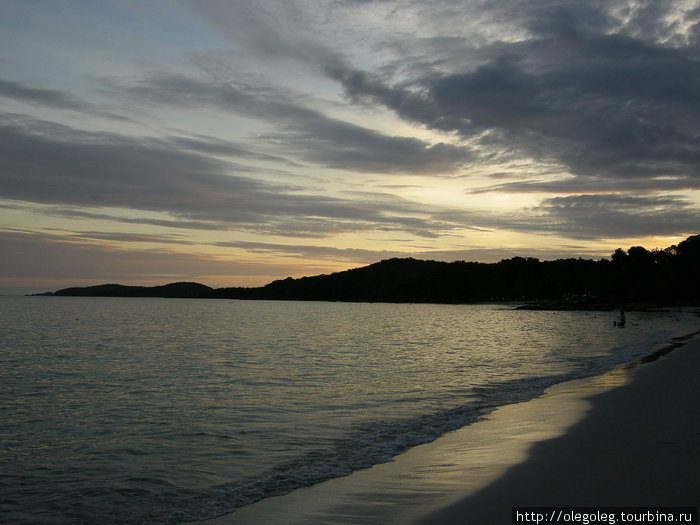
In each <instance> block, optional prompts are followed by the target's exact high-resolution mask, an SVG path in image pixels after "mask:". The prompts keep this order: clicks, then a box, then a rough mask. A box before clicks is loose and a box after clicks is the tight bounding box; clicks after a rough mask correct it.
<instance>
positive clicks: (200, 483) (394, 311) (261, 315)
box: [0, 297, 697, 522]
mask: <svg viewBox="0 0 700 525" xmlns="http://www.w3.org/2000/svg"><path fill="white" fill-rule="evenodd" d="M0 308H1V309H2V310H1V314H2V321H3V322H2V323H0V356H1V357H2V362H3V367H2V370H0V461H1V462H2V463H3V473H2V474H0V480H2V482H1V483H0V496H1V497H2V501H3V505H2V507H3V512H10V511H5V509H11V512H13V514H12V517H13V521H21V520H22V519H24V520H26V521H27V522H31V521H35V520H36V519H37V518H39V520H41V519H46V518H47V517H48V516H63V517H73V518H75V517H76V516H77V517H78V518H77V519H83V520H85V519H86V517H87V516H92V517H95V516H104V515H106V514H108V515H110V516H111V519H115V520H117V521H120V520H121V521H125V522H126V521H128V520H130V519H136V518H138V517H139V516H155V515H157V516H161V514H160V513H161V512H165V511H166V510H168V509H173V508H176V507H177V505H178V504H180V503H181V502H182V501H191V500H193V499H194V500H197V505H198V508H200V509H201V508H204V507H206V506H207V503H206V501H205V500H206V498H207V497H209V496H207V495H206V494H208V493H209V492H207V491H212V490H216V489H217V487H218V488H219V489H221V487H226V489H225V491H226V492H227V494H228V496H227V498H228V499H227V500H226V502H224V503H222V502H217V505H231V504H239V503H240V501H245V498H255V497H257V496H255V495H243V496H240V501H239V500H236V497H239V496H238V495H236V494H237V493H236V494H234V495H232V494H233V493H234V492H235V491H236V486H237V485H236V484H237V483H240V482H243V481H245V483H251V480H258V479H262V478H264V477H265V476H269V475H270V472H278V471H280V469H282V467H281V466H283V465H286V466H287V467H288V468H287V467H285V468H286V469H287V470H284V469H282V470H283V471H284V473H285V474H284V476H287V477H289V476H297V477H300V478H301V480H300V483H301V484H304V482H305V480H311V479H316V478H314V476H319V475H320V476H321V477H323V476H328V475H338V474H340V473H345V472H346V471H347V470H348V469H350V470H352V469H354V468H358V467H359V466H362V464H361V463H358V460H357V459H351V454H350V453H349V452H348V454H346V449H351V448H352V447H358V446H359V445H357V443H359V442H361V443H362V447H365V448H361V449H359V450H360V452H361V453H360V452H358V454H360V455H364V456H367V455H368V454H367V452H366V451H369V455H372V454H376V455H377V457H378V458H380V459H381V458H382V457H384V456H383V455H382V454H389V456H390V455H391V453H393V452H392V451H398V450H400V449H401V447H405V446H407V445H411V444H415V443H414V442H413V441H412V440H415V439H423V438H424V439H432V438H434V437H437V435H439V433H441V432H444V431H445V430H446V429H449V428H450V426H449V425H450V424H451V423H450V422H449V421H448V419H449V418H457V417H467V416H469V417H471V416H470V415H469V414H470V413H465V412H464V410H463V408H464V407H469V406H470V403H475V402H477V401H478V402H479V403H481V405H482V406H491V405H493V404H502V403H503V402H508V401H509V400H516V399H520V397H518V396H525V397H527V396H528V395H534V393H536V392H537V389H538V388H540V387H541V386H542V384H543V383H542V381H541V380H540V378H542V377H543V376H556V377H557V378H558V379H554V380H553V381H555V382H556V381H557V380H562V378H564V377H565V376H567V375H571V374H574V375H576V374H586V373H594V372H600V371H602V370H605V369H607V368H610V367H611V366H613V365H614V364H615V363H620V362H624V361H627V360H630V359H632V358H634V357H636V356H638V355H641V354H643V353H646V352H648V351H650V350H651V345H652V343H654V342H656V343H660V342H662V341H664V340H666V339H668V337H669V336H670V335H671V334H672V333H687V332H690V331H693V330H694V329H695V326H696V324H697V323H696V319H695V318H693V317H692V316H690V315H689V314H681V313H668V314H634V313H630V314H628V326H627V328H625V329H624V330H621V329H619V328H615V327H614V326H613V322H612V321H613V319H614V318H615V314H614V313H584V312H533V311H514V310H510V309H507V308H503V307H498V306H493V305H479V306H463V305H419V304H400V305H396V304H379V303H377V304H367V303H351V304H348V303H299V302H274V301H270V302H243V301H234V302H230V301H211V300H174V299H170V300H163V299H107V298H104V299H102V298H58V297H36V298H1V299H0ZM525 380H528V381H529V383H527V381H525ZM526 383H527V385H526ZM523 385H526V386H523ZM489 403H491V405H490V404H489ZM450 411H456V412H450ZM465 414H466V416H465ZM421 418H428V419H421ZM430 418H432V419H430ZM464 421H466V422H468V418H467V419H465V420H464ZM455 424H459V422H457V423H455ZM409 430H410V432H409ZM431 432H432V434H431ZM409 435H410V436H411V437H410V438H407V437H405V436H409ZM402 440H403V441H402ZM404 441H405V443H404ZM367 447H369V448H367ZM384 449H386V450H387V451H388V452H386V453H385V452H384ZM372 457H373V456H372ZM326 460H328V461H329V462H330V463H328V464H326V463H324V461H326ZM368 461H369V460H368ZM344 462H345V463H344ZM302 463H303V464H304V465H307V466H308V465H312V466H313V467H308V468H312V469H316V470H317V471H323V472H320V473H319V472H312V473H309V472H306V471H303V469H301V470H300V468H299V465H301V464H302ZM289 465H291V467H289ZM305 468H306V467H305ZM324 469H327V472H326V470H324ZM334 469H336V470H334ZM305 476H306V477H305ZM256 483H257V481H256ZM256 487H258V485H256ZM222 490H223V489H222ZM222 490H220V492H221V491H222ZM255 490H256V491H258V492H262V495H263V496H264V495H265V494H266V492H265V491H266V490H268V488H266V486H265V485H264V484H263V485H260V487H259V488H256V489H255ZM234 496H235V497H234ZM258 496H259V495H258ZM188 505H189V503H188ZM192 505H194V504H192ZM105 509H109V510H105ZM112 509H114V510H112ZM198 512H199V511H198ZM42 513H43V514H42ZM135 517H136V518H135ZM154 520H155V521H158V520H164V521H167V519H164V518H158V519H157V520H156V519H155V518H154ZM147 521H148V520H147Z"/></svg>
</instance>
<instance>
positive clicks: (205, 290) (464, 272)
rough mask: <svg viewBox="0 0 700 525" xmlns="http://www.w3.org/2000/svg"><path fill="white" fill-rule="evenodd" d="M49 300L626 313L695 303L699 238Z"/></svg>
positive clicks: (106, 288) (111, 289) (116, 288)
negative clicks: (604, 255) (481, 306)
mask: <svg viewBox="0 0 700 525" xmlns="http://www.w3.org/2000/svg"><path fill="white" fill-rule="evenodd" d="M53 295H81V296H120V297H124V296H129V297H197V298H226V299H280V300H317V301H377V302H380V301H381V302H434V303H471V302H482V301H529V302H533V303H534V306H535V307H543V308H595V309H599V308H604V309H606V308H616V307H620V306H624V307H627V308H634V307H648V306H658V305H677V304H694V305H697V304H700V235H694V236H692V237H689V238H688V239H686V240H685V241H683V242H681V243H679V244H678V245H674V246H671V247H669V248H666V249H663V250H652V251H648V250H646V249H645V248H642V247H632V248H630V249H628V250H627V251H624V250H622V249H618V250H616V251H615V253H614V254H612V257H611V258H610V260H606V259H603V260H598V261H594V260H586V259H559V260H556V261H539V260H537V259H533V258H522V257H514V258H512V259H505V260H502V261H500V262H498V263H475V262H464V261H457V262H452V263H447V262H439V261H424V260H417V259H412V258H407V259H388V260H384V261H381V262H378V263H375V264H371V265H369V266H365V267H362V268H356V269H352V270H347V271H343V272H337V273H333V274H330V275H318V276H314V277H302V278H299V279H293V278H291V277H290V278H287V279H283V280H278V281H274V282H271V283H270V284H267V285H265V286H262V287H258V288H217V289H214V288H209V287H207V286H204V285H201V284H197V283H173V284H170V285H165V286H157V287H150V288H149V287H136V286H120V285H101V286H92V287H86V288H67V289H64V290H59V291H57V292H55V293H54V294H53Z"/></svg>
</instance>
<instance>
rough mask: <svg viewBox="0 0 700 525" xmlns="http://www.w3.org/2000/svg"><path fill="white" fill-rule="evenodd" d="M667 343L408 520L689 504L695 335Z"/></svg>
mask: <svg viewBox="0 0 700 525" xmlns="http://www.w3.org/2000/svg"><path fill="white" fill-rule="evenodd" d="M681 339H682V338H681ZM668 346H670V348H668V347H663V348H661V349H660V350H658V351H657V352H654V353H652V354H650V356H651V357H653V356H654V354H657V358H656V359H649V358H641V359H639V360H637V361H635V362H632V363H630V364H628V365H626V366H625V367H623V370H624V369H628V370H630V371H631V372H632V377H631V380H630V381H629V382H628V383H626V384H624V385H622V386H621V387H620V388H613V389H610V390H606V391H603V392H601V393H598V394H596V395H593V396H591V397H589V401H590V402H591V405H592V406H591V410H590V412H589V413H588V414H587V415H586V417H584V418H583V419H582V420H581V421H579V422H578V423H576V424H575V425H573V426H572V427H571V428H570V429H569V430H568V431H567V432H566V433H565V434H564V435H562V436H560V437H558V438H555V439H552V440H547V441H542V442H539V443H536V444H535V445H534V446H533V447H532V449H531V451H530V454H529V457H528V459H527V460H526V461H524V462H522V463H520V464H517V465H514V466H513V467H512V468H511V469H509V470H508V472H507V473H506V474H505V475H503V476H502V477H500V478H499V479H498V480H497V481H496V482H494V483H492V484H490V485H488V486H486V487H484V488H483V489H481V490H479V491H477V492H476V493H474V494H472V495H470V496H467V497H465V498H463V499H462V500H460V501H459V502H457V503H455V504H453V505H449V506H446V507H443V508H441V509H440V510H438V511H435V512H433V513H431V514H428V515H427V516H425V517H423V518H421V519H418V520H416V521H415V522H414V523H415V524H416V525H431V524H437V523H441V524H451V523H465V520H467V522H470V523H471V522H473V523H480V524H486V525H488V524H490V523H494V524H496V523H508V522H509V520H510V517H511V508H512V507H514V506H578V507H601V506H610V507H621V506H628V507H634V506H639V507H642V506H657V507H661V506H665V507H683V506H685V507H697V506H698V503H700V501H699V500H700V496H699V493H698V487H700V418H698V417H697V406H698V403H699V402H700V385H698V383H697V371H698V370H700V337H698V335H697V333H696V334H693V335H691V336H688V340H686V341H684V342H682V343H679V342H678V341H676V342H673V341H672V342H671V344H670V345H668ZM674 350H675V351H674ZM648 357H649V356H648ZM652 360H653V361H655V362H653V363H651V364H649V363H650V362H651V361H652Z"/></svg>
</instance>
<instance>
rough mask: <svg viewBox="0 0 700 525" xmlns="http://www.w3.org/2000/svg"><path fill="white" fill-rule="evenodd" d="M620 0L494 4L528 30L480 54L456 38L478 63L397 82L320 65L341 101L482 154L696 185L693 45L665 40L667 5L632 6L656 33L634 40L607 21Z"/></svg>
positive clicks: (698, 102) (697, 70) (698, 76)
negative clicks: (453, 137)
mask: <svg viewBox="0 0 700 525" xmlns="http://www.w3.org/2000/svg"><path fill="white" fill-rule="evenodd" d="M613 4H618V5H613ZM619 4H620V3H619V2H618V3H609V4H608V3H605V4H590V3H581V2H562V3H560V4H558V5H553V4H551V2H547V3H545V2H491V3H490V4H489V5H490V6H491V9H492V10H493V11H498V10H503V12H501V13H500V14H501V15H503V13H504V12H505V11H506V10H508V12H509V14H510V24H511V26H514V27H516V28H520V29H521V30H523V31H526V34H527V37H525V38H522V39H519V40H514V41H510V42H506V41H494V42H490V43H489V44H487V45H484V46H482V47H481V48H479V49H478V50H477V51H475V50H473V49H470V47H469V46H470V45H471V43H470V42H468V41H466V40H465V41H464V49H465V50H467V51H471V53H469V55H470V56H471V57H472V58H475V57H478V59H479V60H480V62H479V63H478V64H476V65H473V66H472V67H469V68H467V69H463V65H462V64H450V63H449V62H445V63H442V64H441V68H440V70H438V71H436V70H435V69H432V70H427V69H426V70H425V71H426V72H425V75H424V76H423V77H414V78H411V79H410V81H408V82H407V81H401V82H397V83H392V82H391V80H390V79H389V78H386V77H385V76H384V75H383V74H382V73H381V72H374V73H372V72H368V71H363V70H362V69H360V68H349V67H347V66H345V65H344V64H341V63H336V64H333V65H332V66H329V67H327V68H326V71H327V74H328V75H329V77H330V78H332V79H334V80H337V81H338V82H340V83H341V85H342V86H343V89H344V92H345V94H346V96H347V97H348V98H349V99H350V100H352V101H355V102H357V103H363V104H370V103H371V104H379V105H382V106H385V107H387V108H390V109H392V110H393V111H395V112H396V114H397V115H399V116H400V117H402V118H404V119H406V120H408V121H411V122H416V123H420V124H423V125H426V126H428V127H429V128H432V129H436V130H440V131H446V132H456V133H458V134H459V135H461V136H462V137H463V138H465V139H471V140H477V141H478V143H479V144H480V145H481V147H482V148H483V151H484V152H485V153H488V152H495V151H499V150H503V149H508V151H510V154H511V155H513V156H515V157H520V158H531V159H536V160H539V161H547V162H554V163H558V164H560V165H562V166H564V167H565V168H566V169H568V170H569V172H570V173H572V174H574V175H577V176H581V177H586V176H598V177H607V178H611V179H625V178H627V177H633V178H634V177H640V178H650V177H656V176H669V175H674V176H679V177H686V178H692V179H693V180H695V181H697V180H698V177H700V174H699V173H698V170H697V166H698V164H699V162H700V146H699V143H698V141H697V137H698V135H699V134H700V123H699V122H698V119H697V118H696V117H695V115H697V114H698V112H699V111H700V67H698V59H697V48H696V46H694V45H691V44H690V43H688V40H687V39H683V38H681V37H680V36H679V37H678V38H675V39H674V38H671V37H670V36H668V34H669V31H670V29H669V27H670V26H669V23H668V21H667V19H666V18H665V17H667V16H668V14H669V10H670V8H669V9H656V10H653V9H650V10H646V11H644V12H639V11H638V10H637V11H634V12H633V14H632V15H631V20H632V22H634V23H636V24H638V25H640V27H641V26H644V27H647V28H648V27H649V26H653V27H656V28H658V31H655V32H654V35H655V38H656V39H654V38H653V37H652V38H645V39H642V32H641V31H637V30H635V29H634V28H631V27H628V26H627V25H626V24H625V23H623V21H622V20H621V19H620V18H617V17H616V16H614V8H615V7H621V6H620V5H619ZM669 4H671V2H669ZM606 6H607V8H606ZM436 16H437V15H436ZM688 16H690V15H688ZM695 16H696V17H697V14H696V15H695ZM664 35H666V36H664ZM669 42H672V43H673V45H670V44H669ZM450 45H454V42H452V43H451V44H450ZM416 71H418V70H416Z"/></svg>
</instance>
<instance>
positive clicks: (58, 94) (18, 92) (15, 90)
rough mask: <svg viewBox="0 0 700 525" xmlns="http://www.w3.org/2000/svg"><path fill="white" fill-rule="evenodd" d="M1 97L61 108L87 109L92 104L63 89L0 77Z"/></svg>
mask: <svg viewBox="0 0 700 525" xmlns="http://www.w3.org/2000/svg"><path fill="white" fill-rule="evenodd" d="M0 97H6V98H11V99H13V100H17V101H19V102H26V103H28V104H40V105H43V106H50V107H55V108H60V109H71V110H87V109H90V106H89V105H88V104H86V103H84V102H82V101H80V100H77V99H75V98H74V97H72V96H71V95H68V94H66V93H64V92H62V91H58V90H54V89H38V88H32V87H28V86H25V85H24V84H22V83H19V82H13V81H10V80H3V79H1V78H0Z"/></svg>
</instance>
